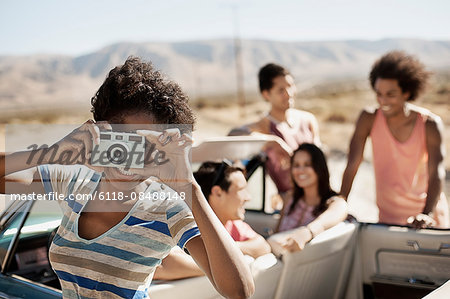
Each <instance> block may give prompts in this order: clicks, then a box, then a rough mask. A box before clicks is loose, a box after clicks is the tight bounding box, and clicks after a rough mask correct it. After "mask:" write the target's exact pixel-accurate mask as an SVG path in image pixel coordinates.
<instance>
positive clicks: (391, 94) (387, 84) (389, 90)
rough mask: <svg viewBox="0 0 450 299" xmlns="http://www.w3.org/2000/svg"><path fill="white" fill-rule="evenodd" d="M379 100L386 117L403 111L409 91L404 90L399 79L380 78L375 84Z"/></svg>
mask: <svg viewBox="0 0 450 299" xmlns="http://www.w3.org/2000/svg"><path fill="white" fill-rule="evenodd" d="M374 89H375V92H376V94H377V102H378V104H379V105H380V109H381V111H382V112H383V114H384V115H385V116H386V117H390V116H395V115H398V114H399V113H403V111H404V105H405V103H406V101H407V100H408V97H409V93H408V92H403V91H402V89H401V88H400V86H399V85H398V80H397V79H383V78H378V79H377V80H376V81H375V86H374Z"/></svg>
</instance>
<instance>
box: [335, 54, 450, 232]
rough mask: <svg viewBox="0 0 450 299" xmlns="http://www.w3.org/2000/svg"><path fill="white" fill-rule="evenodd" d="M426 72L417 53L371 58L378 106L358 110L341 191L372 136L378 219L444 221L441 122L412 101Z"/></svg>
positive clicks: (345, 191)
mask: <svg viewBox="0 0 450 299" xmlns="http://www.w3.org/2000/svg"><path fill="white" fill-rule="evenodd" d="M428 78H429V73H428V72H427V71H426V70H425V67H424V65H423V64H422V63H421V62H419V61H418V60H417V59H416V58H414V57H412V56H410V55H408V54H406V53H404V52H401V51H393V52H389V53H387V54H386V55H384V56H382V57H381V58H380V59H379V60H377V61H376V62H375V64H374V65H373V67H372V71H371V72H370V76H369V79H370V83H371V85H372V88H373V90H374V91H375V93H376V96H377V102H378V105H379V107H378V108H377V109H374V110H363V111H362V112H361V114H360V116H359V119H358V121H357V123H356V128H355V132H354V134H353V137H352V140H351V143H350V150H349V155H348V163H347V168H346V169H345V172H344V176H343V179H342V186H341V194H342V195H343V196H344V197H345V198H347V196H348V194H349V193H350V190H351V187H352V183H353V179H354V177H355V175H356V172H357V171H358V167H359V165H360V163H361V161H362V158H363V152H364V146H365V143H366V140H367V137H369V136H370V137H371V140H372V150H373V164H374V169H375V181H376V201H377V206H378V209H379V222H383V223H389V224H399V225H405V224H407V223H409V224H412V225H413V226H414V227H429V226H436V227H448V225H449V219H448V204H447V200H446V198H445V194H444V193H443V192H442V184H443V179H444V176H445V169H444V165H443V161H444V151H445V150H444V145H443V143H442V135H443V134H442V130H443V124H442V121H441V119H440V118H439V116H437V115H435V114H433V113H431V112H430V111H428V110H426V109H424V108H421V107H418V106H415V105H413V104H411V103H410V102H411V101H413V100H415V99H416V98H417V97H418V96H419V95H420V94H421V93H422V92H423V91H424V89H425V86H426V83H427V80H428Z"/></svg>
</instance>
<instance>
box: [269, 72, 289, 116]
mask: <svg viewBox="0 0 450 299" xmlns="http://www.w3.org/2000/svg"><path fill="white" fill-rule="evenodd" d="M272 83H273V86H272V88H271V89H269V90H264V91H263V92H262V96H263V97H264V98H265V99H266V100H267V101H268V102H269V103H270V104H271V105H272V109H275V110H280V111H286V110H287V109H289V108H291V107H292V106H293V105H294V96H295V93H296V92H297V88H296V87H295V84H294V78H292V76H291V75H286V76H278V77H275V78H274V79H273V80H272Z"/></svg>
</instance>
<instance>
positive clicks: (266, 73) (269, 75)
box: [258, 63, 290, 92]
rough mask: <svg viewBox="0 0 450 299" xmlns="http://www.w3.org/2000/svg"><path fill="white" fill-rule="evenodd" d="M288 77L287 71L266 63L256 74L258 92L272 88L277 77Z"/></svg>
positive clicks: (279, 66)
mask: <svg viewBox="0 0 450 299" xmlns="http://www.w3.org/2000/svg"><path fill="white" fill-rule="evenodd" d="M286 75H290V73H289V71H288V70H287V69H285V68H284V67H282V66H281V65H278V64H275V63H268V64H266V65H265V66H263V67H262V68H261V69H260V70H259V72H258V80H259V90H260V91H261V92H263V91H264V90H269V89H271V88H272V86H273V79H275V78H276V77H278V76H286Z"/></svg>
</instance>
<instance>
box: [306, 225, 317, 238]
mask: <svg viewBox="0 0 450 299" xmlns="http://www.w3.org/2000/svg"><path fill="white" fill-rule="evenodd" d="M305 227H306V229H307V230H309V233H310V234H311V240H312V239H314V237H315V236H314V232H313V231H312V230H311V228H310V227H309V225H307V226H305ZM311 240H309V241H311ZM309 241H308V242H309Z"/></svg>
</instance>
